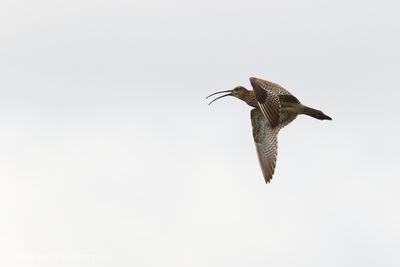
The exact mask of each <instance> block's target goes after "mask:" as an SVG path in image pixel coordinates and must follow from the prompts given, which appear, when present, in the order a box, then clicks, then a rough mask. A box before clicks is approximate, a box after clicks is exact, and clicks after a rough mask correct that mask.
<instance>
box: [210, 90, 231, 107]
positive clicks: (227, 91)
mask: <svg viewBox="0 0 400 267" xmlns="http://www.w3.org/2000/svg"><path fill="white" fill-rule="evenodd" d="M221 93H229V94H226V95H221V96H219V97H217V98H215V99H214V100H213V101H211V102H210V103H208V105H211V104H212V103H213V102H214V101H216V100H218V99H220V98H223V97H225V96H230V95H232V90H226V91H220V92H216V93H213V94H211V95H209V96H207V97H206V99H207V98H209V97H210V96H213V95H216V94H221Z"/></svg>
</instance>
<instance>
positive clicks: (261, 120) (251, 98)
mask: <svg viewBox="0 0 400 267" xmlns="http://www.w3.org/2000/svg"><path fill="white" fill-rule="evenodd" d="M250 83H251V85H252V87H253V91H249V90H247V89H246V88H244V87H243V86H238V87H235V88H234V89H233V90H227V91H221V92H217V93H214V94H211V95H209V96H208V97H210V96H213V95H215V94H219V93H227V94H226V95H222V96H219V97H217V98H216V99H214V100H213V101H211V102H210V104H211V103H212V102H214V101H215V100H217V99H220V98H222V97H225V96H234V97H237V98H239V99H241V100H243V101H244V102H246V103H247V104H248V105H249V106H251V107H253V108H254V109H252V110H251V125H252V128H253V138H254V143H255V145H256V150H257V156H258V160H259V162H260V166H261V170H262V173H263V176H264V179H265V181H266V182H267V183H269V182H270V180H271V179H272V176H273V174H274V172H275V166H276V159H277V151H278V138H277V136H278V133H279V131H280V129H282V128H283V127H285V126H286V125H288V124H289V123H290V122H292V121H293V120H294V119H295V118H296V117H297V115H299V114H306V115H309V116H311V117H314V118H316V119H319V120H331V118H330V117H329V116H327V115H325V114H324V113H323V112H322V111H320V110H316V109H313V108H310V107H307V106H305V105H303V104H301V103H300V101H299V100H298V99H297V98H296V97H295V96H293V95H292V94H291V93H290V92H289V91H287V90H286V89H285V88H283V87H282V86H280V85H279V84H276V83H273V82H269V81H266V80H262V79H258V78H254V77H251V78H250ZM208 97H207V98H208Z"/></svg>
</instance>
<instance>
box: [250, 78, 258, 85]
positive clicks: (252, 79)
mask: <svg viewBox="0 0 400 267" xmlns="http://www.w3.org/2000/svg"><path fill="white" fill-rule="evenodd" d="M249 80H250V83H251V85H254V84H255V82H256V81H257V80H258V79H257V78H256V77H250V78H249Z"/></svg>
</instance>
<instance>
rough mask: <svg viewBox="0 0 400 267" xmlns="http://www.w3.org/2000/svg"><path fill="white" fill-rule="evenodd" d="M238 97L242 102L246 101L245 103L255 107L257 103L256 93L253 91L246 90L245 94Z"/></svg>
mask: <svg viewBox="0 0 400 267" xmlns="http://www.w3.org/2000/svg"><path fill="white" fill-rule="evenodd" d="M240 99H241V100H243V101H244V102H246V103H247V105H249V106H251V107H254V108H257V107H258V103H257V99H256V95H255V94H254V91H247V92H246V93H245V94H243V95H242V96H240Z"/></svg>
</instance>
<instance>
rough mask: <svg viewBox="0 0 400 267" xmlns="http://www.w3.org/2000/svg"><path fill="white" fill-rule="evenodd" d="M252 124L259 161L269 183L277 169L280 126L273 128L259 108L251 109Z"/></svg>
mask: <svg viewBox="0 0 400 267" xmlns="http://www.w3.org/2000/svg"><path fill="white" fill-rule="evenodd" d="M251 125H252V126H253V138H254V142H255V144H256V149H257V156H258V161H259V162H260V166H261V170H262V173H263V175H264V179H265V182H267V183H269V181H270V180H271V179H272V175H273V174H274V171H275V165H276V157H277V154H278V132H279V128H278V127H275V128H272V127H271V126H270V124H269V122H268V120H267V119H266V118H265V116H264V115H263V113H262V112H261V111H260V109H258V108H255V109H252V110H251Z"/></svg>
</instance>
